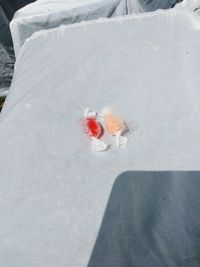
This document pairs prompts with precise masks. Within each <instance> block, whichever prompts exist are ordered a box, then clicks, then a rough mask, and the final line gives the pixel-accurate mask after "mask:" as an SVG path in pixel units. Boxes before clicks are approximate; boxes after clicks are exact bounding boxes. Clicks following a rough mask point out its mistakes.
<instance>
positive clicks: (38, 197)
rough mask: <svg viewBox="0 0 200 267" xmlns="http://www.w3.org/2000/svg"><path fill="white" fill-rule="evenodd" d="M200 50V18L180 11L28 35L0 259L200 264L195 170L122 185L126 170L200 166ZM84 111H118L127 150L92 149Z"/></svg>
mask: <svg viewBox="0 0 200 267" xmlns="http://www.w3.org/2000/svg"><path fill="white" fill-rule="evenodd" d="M199 46H200V17H199V16H198V15H197V14H195V13H192V12H190V11H186V10H182V9H171V10H168V11H157V12H153V13H147V14H140V15H132V16H126V17H124V18H112V19H104V20H102V21H96V22H95V21H93V22H85V23H80V24H74V25H70V26H69V25H68V26H62V27H58V28H56V29H53V30H46V31H41V32H38V33H36V34H34V35H32V37H31V38H29V39H28V40H27V41H26V43H25V44H24V45H23V47H22V48H21V50H20V52H19V55H18V58H17V63H16V66H15V74H14V79H13V82H12V86H11V90H10V92H9V95H8V97H7V101H6V104H5V106H4V108H3V111H2V114H1V120H0V147H1V153H0V218H1V222H0V239H1V242H0V266H15V267H22V266H23V267H26V266H39V267H43V266H48V267H54V266H59V267H66V266H70V267H86V266H89V267H91V266H92V267H102V266H105V267H118V266H120V267H124V266H126V267H130V266H142V267H143V266H144V267H146V266H147V265H148V266H169V267H175V266H199V265H200V258H199V255H200V247H199V244H200V240H199V221H200V215H199V206H200V203H199V197H198V196H199V194H198V192H199V190H200V185H199V181H200V180H199V177H198V174H194V175H192V174H190V173H186V174H173V173H172V174H171V176H170V177H171V178H170V179H169V180H165V179H161V178H162V175H161V176H159V177H160V179H159V183H157V182H156V183H154V182H151V181H153V180H154V179H153V178H152V176H151V175H150V178H151V179H148V177H146V174H142V178H141V179H138V176H137V175H136V176H135V174H133V176H134V177H135V178H133V179H132V178H131V177H132V176H130V175H128V181H129V179H130V180H131V181H130V183H129V182H128V183H126V184H125V182H126V181H127V179H125V182H123V179H122V182H120V183H117V180H118V178H119V177H121V174H122V173H124V172H125V173H126V171H128V170H129V171H134V170H153V171H154V173H153V175H154V176H156V175H157V174H156V172H155V171H156V170H193V169H195V170H199V169H200V168H199V167H200V162H199V158H200V145H199V144H200V106H199V103H200V94H199V84H200V75H199V69H200V50H199ZM88 106H90V107H91V108H93V109H95V110H96V111H101V109H102V108H103V107H104V106H113V107H115V108H116V110H117V111H118V112H119V113H121V115H122V116H123V117H124V118H125V119H126V121H127V122H128V125H129V126H130V128H131V131H130V133H129V135H128V138H129V142H128V144H127V147H126V148H124V149H117V148H115V147H114V146H113V147H112V148H111V149H110V150H109V151H108V152H105V153H99V154H98V153H97V154H95V153H94V152H92V151H91V149H90V141H89V140H88V138H87V137H86V136H85V134H84V131H83V129H82V121H81V120H82V117H83V112H84V109H85V108H86V107H88ZM104 138H105V140H107V142H112V139H111V138H110V137H109V136H107V135H106V134H105V136H104ZM184 175H186V176H187V177H185V178H186V179H184V180H182V179H178V180H177V179H175V178H178V177H179V178H180V176H184ZM194 176H195V177H194ZM117 177H118V178H117ZM193 178H194V182H192V179H193ZM135 179H136V180H137V182H136V183H132V181H135ZM152 179H153V180H152ZM116 183H117V184H116ZM113 185H114V187H113ZM115 185H116V186H115ZM119 187H120V188H122V189H119ZM112 188H117V189H116V190H117V192H118V191H119V192H120V190H122V194H118V193H117V194H115V193H114V200H113V197H112V196H113V193H112V192H113V191H112ZM127 190H128V191H127ZM110 194H111V195H110ZM120 196H121V197H120ZM109 197H111V203H115V204H116V205H118V203H121V204H120V205H119V207H118V206H117V208H116V210H115V209H114V210H112V209H111V211H109V203H108V201H109ZM125 197H128V198H129V200H127V199H125V200H124V198H125ZM113 201H114V202H113ZM123 201H125V202H123ZM107 203H108V206H107ZM123 203H126V204H125V206H126V209H128V211H127V212H125V213H124V209H123V207H122V206H123V205H124V204H123ZM121 205H122V206H121ZM127 205H128V206H127ZM106 206H107V210H108V218H109V220H108V222H107V220H106V219H105V220H104V219H103V217H104V218H105V216H107V215H106V214H107V211H106V212H105V209H106ZM104 212H105V214H104ZM121 212H122V213H121ZM128 214H129V215H128ZM115 218H116V220H115ZM117 218H118V219H119V221H118V219H117ZM102 220H103V221H102ZM111 222H112V224H111ZM115 222H116V223H117V225H118V226H117V228H116V224H115ZM101 224H103V226H102V225H101ZM107 225H108V227H107ZM101 229H104V230H102V231H103V232H104V233H105V232H106V237H107V238H106V239H104V237H105V236H104V235H102V236H101ZM99 231H100V232H99ZM99 236H100V237H99ZM121 237H122V239H120V238H121ZM99 238H100V241H99ZM108 239H109V240H108ZM112 240H113V243H112V245H108V242H111V241H112ZM116 240H117V241H116ZM96 242H97V243H96ZM95 243H96V244H95ZM98 244H100V245H98ZM102 244H103V245H102ZM94 246H95V247H94ZM93 248H94V251H93ZM96 248H97V249H96ZM98 248H99V249H98ZM102 249H103V250H102ZM92 251H93V252H92ZM93 255H94V256H93ZM95 255H96V256H95ZM105 257H106V259H105ZM89 261H90V263H89V265H88V262H89ZM102 263H103V264H102ZM147 263H148V264H147Z"/></svg>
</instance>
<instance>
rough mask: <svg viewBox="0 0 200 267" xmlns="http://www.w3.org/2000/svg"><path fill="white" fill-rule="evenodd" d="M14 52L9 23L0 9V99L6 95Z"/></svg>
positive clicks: (10, 78)
mask: <svg viewBox="0 0 200 267" xmlns="http://www.w3.org/2000/svg"><path fill="white" fill-rule="evenodd" d="M14 62H15V58H14V51H13V48H12V39H11V34H10V30H9V21H8V19H7V17H6V16H5V13H4V12H3V10H2V8H1V7H0V97H5V96H6V95H7V93H8V88H9V87H10V84H11V80H12V77H13V71H14Z"/></svg>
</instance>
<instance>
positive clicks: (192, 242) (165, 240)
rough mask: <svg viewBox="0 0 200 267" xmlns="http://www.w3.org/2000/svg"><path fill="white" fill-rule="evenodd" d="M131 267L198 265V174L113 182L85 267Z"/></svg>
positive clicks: (125, 176)
mask: <svg viewBox="0 0 200 267" xmlns="http://www.w3.org/2000/svg"><path fill="white" fill-rule="evenodd" d="M132 266H136V267H144V266H145V267H146V266H148V267H151V266H153V267H155V266H158V267H161V266H162V267H163V266H169V267H173V266H174V267H177V266H181V267H182V266H183V267H186V266H188V267H190V266H192V267H196V266H200V172H179V171H177V172H142V171H141V172H138V171H137V172H135V171H127V172H124V173H122V174H121V175H119V176H118V177H117V179H116V181H115V183H114V185H113V188H112V192H111V195H110V198H109V201H108V204H107V208H106V210H105V214H104V217H103V220H102V224H101V227H100V230H99V233H98V236H97V240H96V243H95V246H94V248H93V252H92V255H91V258H90V261H89V264H88V267H132Z"/></svg>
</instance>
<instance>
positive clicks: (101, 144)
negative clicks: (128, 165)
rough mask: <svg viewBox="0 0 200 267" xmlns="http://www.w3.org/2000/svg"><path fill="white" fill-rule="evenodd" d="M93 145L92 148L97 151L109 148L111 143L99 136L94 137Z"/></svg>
mask: <svg viewBox="0 0 200 267" xmlns="http://www.w3.org/2000/svg"><path fill="white" fill-rule="evenodd" d="M91 146H92V150H93V151H95V152H101V151H105V150H107V149H108V148H109V145H107V144H106V143H104V142H103V141H101V140H100V139H97V138H92V141H91Z"/></svg>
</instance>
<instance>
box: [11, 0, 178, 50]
mask: <svg viewBox="0 0 200 267" xmlns="http://www.w3.org/2000/svg"><path fill="white" fill-rule="evenodd" d="M176 2H177V0H165V1H160V0H150V1H149V0H76V1H74V0H67V1H66V0H38V1H36V2H34V3H33V4H30V5H27V6H26V7H24V8H22V9H20V10H19V11H17V12H16V13H15V16H14V18H13V20H12V22H11V32H12V37H13V41H14V48H15V53H16V55H17V54H18V52H19V49H20V47H21V46H22V45H23V44H24V42H25V41H26V39H27V38H29V37H30V36H31V35H32V34H33V33H34V32H37V31H40V30H44V29H51V28H55V27H57V26H59V25H65V24H73V23H76V22H80V21H85V20H94V19H98V18H101V17H106V18H109V17H114V16H123V15H125V14H132V13H141V12H146V11H153V10H156V9H159V8H170V7H172V6H173V5H174V4H175V3H176Z"/></svg>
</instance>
